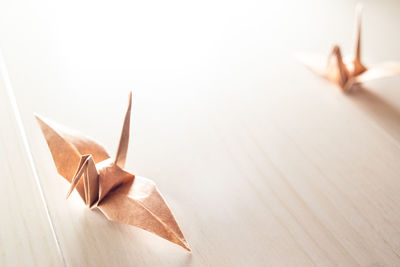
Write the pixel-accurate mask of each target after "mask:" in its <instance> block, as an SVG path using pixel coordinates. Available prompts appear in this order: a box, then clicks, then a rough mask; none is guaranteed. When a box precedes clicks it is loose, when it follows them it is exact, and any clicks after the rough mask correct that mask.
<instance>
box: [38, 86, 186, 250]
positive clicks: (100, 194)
mask: <svg viewBox="0 0 400 267" xmlns="http://www.w3.org/2000/svg"><path fill="white" fill-rule="evenodd" d="M131 107H132V93H130V94H129V102H128V108H127V111H126V114H125V117H124V122H123V127H122V132H121V137H120V141H119V145H118V149H117V153H116V156H115V159H112V158H110V156H109V154H108V153H107V152H106V150H105V149H104V147H103V146H102V145H101V144H100V143H99V142H97V141H95V140H93V139H91V138H89V137H86V136H84V135H82V134H80V133H78V132H75V131H72V130H70V129H68V128H66V127H64V126H61V125H59V124H56V123H54V122H52V121H50V120H48V119H46V118H44V117H42V116H39V115H37V114H35V117H36V119H37V121H38V123H39V126H40V128H41V130H42V133H43V135H44V137H45V139H46V142H47V144H48V147H49V149H50V152H51V155H52V157H53V161H54V163H55V165H56V168H57V172H58V173H59V174H60V175H61V176H62V177H64V178H65V179H66V180H67V181H68V182H69V183H70V184H71V185H70V189H69V191H68V193H67V197H68V196H69V195H70V194H71V192H72V191H73V190H74V189H76V190H77V191H78V193H79V195H80V196H81V198H82V199H83V201H84V202H85V204H86V205H87V206H89V207H90V208H98V209H99V210H100V211H101V212H102V213H103V214H104V215H105V217H106V218H108V219H109V220H112V221H116V222H120V223H125V224H129V225H133V226H136V227H139V228H142V229H144V230H146V231H149V232H151V233H154V234H156V235H158V236H160V237H162V238H164V239H166V240H168V241H170V242H173V243H175V244H177V245H179V246H181V247H183V248H184V249H186V250H188V251H190V248H189V245H188V243H187V241H186V239H185V237H184V236H183V234H182V232H181V230H180V228H179V226H178V223H177V222H176V220H175V218H174V216H173V214H172V212H171V210H170V208H169V207H168V205H167V203H166V201H165V200H164V198H163V196H162V195H161V194H160V192H159V191H158V189H157V187H156V185H155V184H154V182H152V181H151V180H149V179H147V178H144V177H140V176H135V175H133V174H131V173H129V172H128V171H126V170H125V169H124V166H125V162H126V156H127V151H128V145H129V131H130V129H129V128H130V117H131Z"/></svg>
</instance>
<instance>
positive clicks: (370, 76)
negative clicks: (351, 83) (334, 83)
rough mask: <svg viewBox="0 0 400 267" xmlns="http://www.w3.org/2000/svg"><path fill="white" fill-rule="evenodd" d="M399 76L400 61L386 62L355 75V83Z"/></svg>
mask: <svg viewBox="0 0 400 267" xmlns="http://www.w3.org/2000/svg"><path fill="white" fill-rule="evenodd" d="M392 76H400V63H396V62H386V63H381V64H378V65H376V66H372V67H371V68H369V69H368V70H367V71H365V72H364V73H362V74H361V75H359V76H357V77H356V81H357V83H364V82H369V81H373V80H378V79H383V78H388V77H392Z"/></svg>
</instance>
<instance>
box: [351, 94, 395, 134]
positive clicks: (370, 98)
mask: <svg viewBox="0 0 400 267" xmlns="http://www.w3.org/2000/svg"><path fill="white" fill-rule="evenodd" d="M399 94H400V91H399ZM399 98H400V95H399ZM350 99H351V101H352V102H353V103H355V104H356V105H357V106H358V107H360V108H361V110H363V111H364V112H365V113H366V114H367V115H368V116H369V117H371V118H372V119H373V121H374V122H375V123H376V124H377V125H379V126H380V127H382V128H383V129H384V130H385V131H386V132H387V133H389V134H390V135H391V136H393V137H394V138H395V139H396V140H397V141H400V105H399V106H395V105H393V104H391V103H389V102H388V101H387V100H386V99H384V98H383V97H381V96H379V95H377V94H376V93H374V92H372V91H370V90H368V89H366V88H365V87H358V88H357V90H355V91H354V92H352V93H351V97H350Z"/></svg>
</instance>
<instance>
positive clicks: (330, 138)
mask: <svg viewBox="0 0 400 267" xmlns="http://www.w3.org/2000/svg"><path fill="white" fill-rule="evenodd" d="M354 7H355V2H354V1H311V0H306V1H295V0H293V1H281V2H277V3H264V2H261V1H260V2H259V1H240V2H232V1H222V0H221V1H201V2H196V3H194V2H188V1H175V0H174V1H146V2H144V3H139V2H131V1H112V2H111V1H109V2H106V1H77V0H76V1H45V0H38V1H27V0H13V1H3V2H0V47H1V49H2V54H3V57H2V59H0V66H1V68H0V73H1V75H2V76H1V78H0V125H1V131H0V211H1V214H2V216H1V218H0V266H312V265H317V266H357V265H361V266H399V265H400V257H399V255H400V193H399V192H400V146H399V144H400V91H399V88H400V79H399V78H393V79H388V80H384V81H379V82H371V83H368V84H366V85H365V88H364V89H363V90H360V91H358V92H357V93H354V94H350V95H348V94H343V93H342V92H341V91H340V90H338V88H337V87H335V86H334V85H332V84H330V83H328V82H326V81H324V80H321V79H319V78H318V77H316V76H314V75H313V74H312V73H310V72H309V71H307V70H306V69H305V68H303V67H302V66H301V65H300V64H298V63H297V62H296V61H294V60H293V55H294V54H295V53H297V52H304V51H305V52H307V51H314V52H320V53H328V51H329V50H330V49H331V47H332V45H333V43H334V42H336V41H338V42H339V44H341V45H342V48H343V49H344V50H345V51H346V52H348V53H349V52H351V48H352V47H351V45H352V31H353V18H354ZM399 14H400V4H399V3H398V2H397V1H376V2H371V3H370V2H368V3H366V4H365V8H364V17H363V36H362V38H363V44H364V46H363V51H362V52H363V54H364V55H365V58H366V60H365V61H366V63H368V62H369V63H374V62H379V61H381V60H383V59H390V60H400V49H399V47H400V35H399V25H400V16H399ZM129 90H132V91H133V102H134V104H133V118H132V133H131V134H132V135H131V140H132V143H131V146H130V150H129V152H128V161H127V169H128V170H130V171H132V172H133V173H135V174H137V175H141V176H145V177H149V178H151V179H153V180H154V181H155V182H156V183H157V185H158V187H159V189H160V190H161V192H162V193H163V194H164V195H165V197H166V199H167V201H168V203H169V205H170V207H171V209H172V211H173V212H174V214H175V216H176V218H177V220H178V221H179V224H180V226H181V228H182V231H183V233H184V234H185V236H186V238H187V239H188V241H189V243H190V245H191V248H192V249H193V253H192V254H189V253H187V252H186V251H184V250H183V249H182V248H180V247H178V246H175V245H174V244H171V243H169V242H167V241H165V240H163V239H161V238H159V237H157V236H154V235H152V234H149V233H147V232H145V231H142V230H140V229H137V228H135V227H131V226H127V225H122V224H118V223H113V222H109V221H108V220H106V219H105V218H104V216H103V215H102V214H101V213H100V212H96V211H90V210H88V209H87V208H86V207H85V205H84V204H83V203H82V201H81V200H80V199H79V197H78V195H77V194H76V193H73V195H72V197H71V198H70V199H69V200H65V195H66V192H67V190H68V184H67V182H65V181H64V180H63V179H62V178H61V177H60V176H59V175H58V174H57V172H56V168H55V166H54V164H53V162H52V159H51V155H50V153H49V150H48V148H47V146H46V143H45V141H44V138H43V137H42V135H41V132H40V130H39V127H38V125H37V124H36V122H35V120H34V118H33V113H34V112H37V113H39V114H42V115H44V116H46V117H49V118H51V119H53V120H55V121H57V122H60V123H62V124H64V125H67V126H69V127H71V128H74V129H79V130H80V131H81V132H83V133H85V134H87V135H89V136H93V137H96V138H97V139H98V140H100V141H101V142H102V143H103V144H105V145H106V147H107V149H108V150H109V151H110V152H111V154H114V153H115V150H116V147H117V141H118V138H119V133H120V129H121V125H122V120H123V113H124V109H125V105H126V100H127V94H128V92H129Z"/></svg>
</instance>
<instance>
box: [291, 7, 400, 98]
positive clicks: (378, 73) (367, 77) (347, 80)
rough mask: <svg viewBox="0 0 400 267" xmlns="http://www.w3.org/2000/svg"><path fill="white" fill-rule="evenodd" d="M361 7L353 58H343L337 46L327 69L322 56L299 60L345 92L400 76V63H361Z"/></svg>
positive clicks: (300, 57)
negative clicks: (355, 87)
mask: <svg viewBox="0 0 400 267" xmlns="http://www.w3.org/2000/svg"><path fill="white" fill-rule="evenodd" d="M361 10H362V8H361V6H360V5H358V6H357V8H356V23H355V29H356V30H355V44H354V54H353V56H352V57H348V58H347V57H346V58H343V56H342V53H341V50H340V47H339V46H338V45H335V46H334V47H333V49H332V52H331V54H330V55H329V57H328V62H327V65H326V66H325V67H323V66H321V64H318V63H320V62H321V61H320V59H321V58H323V57H320V56H309V55H307V56H304V55H303V56H299V57H298V59H299V60H300V61H301V62H302V63H303V64H304V65H306V66H307V67H308V68H309V69H311V70H312V71H313V72H315V73H316V74H318V75H319V76H322V77H323V78H326V79H328V80H330V81H332V82H334V83H336V84H337V85H339V86H340V87H341V88H342V89H343V90H344V91H350V90H351V89H352V88H354V87H353V86H354V85H355V84H360V83H364V82H368V81H372V80H377V79H382V78H386V77H391V76H396V75H400V63H396V62H388V63H381V64H377V65H374V66H371V67H366V66H365V65H364V64H363V63H362V61H361Z"/></svg>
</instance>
